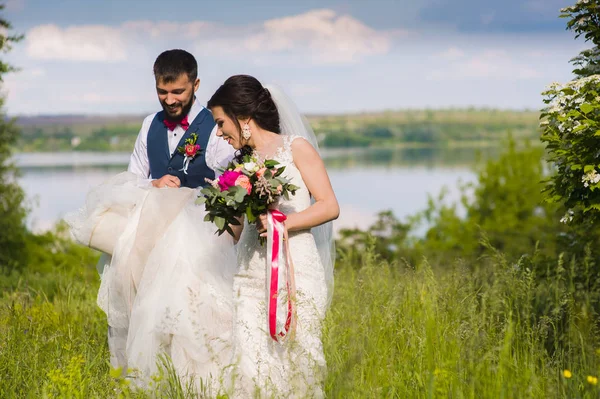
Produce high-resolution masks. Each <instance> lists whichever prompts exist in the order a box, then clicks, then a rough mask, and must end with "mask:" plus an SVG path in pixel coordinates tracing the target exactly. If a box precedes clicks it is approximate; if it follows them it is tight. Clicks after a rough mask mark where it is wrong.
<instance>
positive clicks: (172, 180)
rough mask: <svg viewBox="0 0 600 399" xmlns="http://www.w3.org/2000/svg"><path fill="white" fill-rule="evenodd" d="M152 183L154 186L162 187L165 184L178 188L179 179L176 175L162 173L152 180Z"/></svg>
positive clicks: (179, 185)
mask: <svg viewBox="0 0 600 399" xmlns="http://www.w3.org/2000/svg"><path fill="white" fill-rule="evenodd" d="M152 185H153V186H154V187H156V188H163V187H165V186H166V187H173V188H178V187H181V181H180V180H179V178H178V177H177V176H173V175H164V176H163V177H161V178H160V179H156V180H152Z"/></svg>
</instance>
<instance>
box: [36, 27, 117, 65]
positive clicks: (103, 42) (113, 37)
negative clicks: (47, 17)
mask: <svg viewBox="0 0 600 399" xmlns="http://www.w3.org/2000/svg"><path fill="white" fill-rule="evenodd" d="M124 39H125V38H124V37H123V35H122V31H121V30H120V29H117V28H112V27H109V26H104V25H83V26H73V27H68V28H61V27H58V26H56V25H40V26H37V27H35V28H32V29H31V30H29V32H27V34H26V52H27V55H28V56H29V57H31V58H33V59H38V60H68V61H104V62H115V61H123V60H126V59H127V48H126V45H125V41H124Z"/></svg>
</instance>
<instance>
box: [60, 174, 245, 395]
mask: <svg viewBox="0 0 600 399" xmlns="http://www.w3.org/2000/svg"><path fill="white" fill-rule="evenodd" d="M197 194H198V191H197V190H192V189H188V188H179V189H169V188H165V189H158V188H154V187H151V186H147V185H146V186H145V187H144V185H143V181H142V180H140V179H139V178H138V177H136V176H135V175H133V174H132V173H129V172H125V173H121V174H119V175H117V176H115V177H113V178H112V179H110V180H109V181H107V182H106V183H104V184H102V185H100V186H99V187H96V188H95V189H94V190H92V191H91V192H90V193H89V194H88V196H87V199H86V204H85V206H84V207H83V208H82V209H80V210H79V211H78V212H76V213H74V214H71V215H68V217H67V218H66V220H67V222H68V223H69V224H70V226H71V231H72V233H73V235H74V236H75V238H76V239H77V240H78V241H79V242H81V243H83V244H85V245H90V246H92V247H96V248H99V249H103V250H105V251H110V252H111V253H112V257H108V259H107V261H106V264H105V265H104V267H103V268H101V269H100V272H101V286H100V290H99V293H98V305H99V306H100V308H102V310H104V312H105V313H106V315H107V320H108V325H109V339H108V340H109V347H110V352H111V364H112V366H113V367H123V370H124V373H126V374H127V375H128V376H129V377H131V378H132V380H133V381H134V383H135V384H136V385H137V386H140V387H143V388H145V387H148V386H149V385H150V384H151V381H152V378H151V377H152V376H153V375H156V373H157V371H158V360H159V355H161V354H164V355H167V356H168V357H170V360H171V361H172V365H173V366H174V368H175V370H176V372H177V374H178V376H179V377H180V379H181V381H182V384H184V385H188V384H189V383H190V382H191V383H192V384H194V385H195V387H196V390H197V391H198V392H201V391H202V392H204V393H205V394H207V395H208V396H209V397H212V396H215V395H216V394H217V393H218V392H219V389H220V388H222V387H223V386H225V385H224V378H223V375H224V374H223V373H224V372H225V370H226V367H227V365H228V364H229V362H230V361H231V358H232V352H231V331H232V320H233V307H232V281H233V275H234V273H235V270H236V267H237V260H236V253H235V247H234V245H233V240H232V238H231V237H230V236H229V235H227V234H224V235H222V236H216V235H215V234H214V232H215V230H216V227H215V226H214V225H213V224H211V223H207V222H204V221H203V219H204V215H205V212H204V206H202V205H195V204H194V201H195V200H196V198H197ZM107 243H108V244H107ZM103 259H106V258H103Z"/></svg>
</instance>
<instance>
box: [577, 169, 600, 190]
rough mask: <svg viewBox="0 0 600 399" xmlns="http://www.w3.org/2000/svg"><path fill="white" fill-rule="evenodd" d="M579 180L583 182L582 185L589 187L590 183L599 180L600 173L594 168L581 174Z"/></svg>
mask: <svg viewBox="0 0 600 399" xmlns="http://www.w3.org/2000/svg"><path fill="white" fill-rule="evenodd" d="M581 182H582V183H583V187H589V185H590V184H598V182H600V174H598V172H596V170H595V169H594V170H592V171H591V172H588V173H586V174H585V175H583V176H582V177H581Z"/></svg>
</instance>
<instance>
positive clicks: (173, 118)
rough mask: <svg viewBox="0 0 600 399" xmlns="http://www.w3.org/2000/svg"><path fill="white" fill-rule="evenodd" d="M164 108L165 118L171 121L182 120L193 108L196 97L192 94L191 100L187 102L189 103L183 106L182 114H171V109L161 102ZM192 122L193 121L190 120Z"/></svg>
mask: <svg viewBox="0 0 600 399" xmlns="http://www.w3.org/2000/svg"><path fill="white" fill-rule="evenodd" d="M160 105H161V106H162V108H163V111H165V119H166V120H168V121H171V122H179V121H180V120H182V119H183V118H184V117H185V116H186V115H187V114H188V113H189V112H190V110H191V109H192V105H194V97H193V96H192V97H191V98H190V99H189V101H188V102H187V104H184V105H182V107H181V114H179V115H178V116H172V115H170V114H169V111H167V105H166V104H165V103H164V102H163V103H161V104H160ZM190 122H191V121H190Z"/></svg>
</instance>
